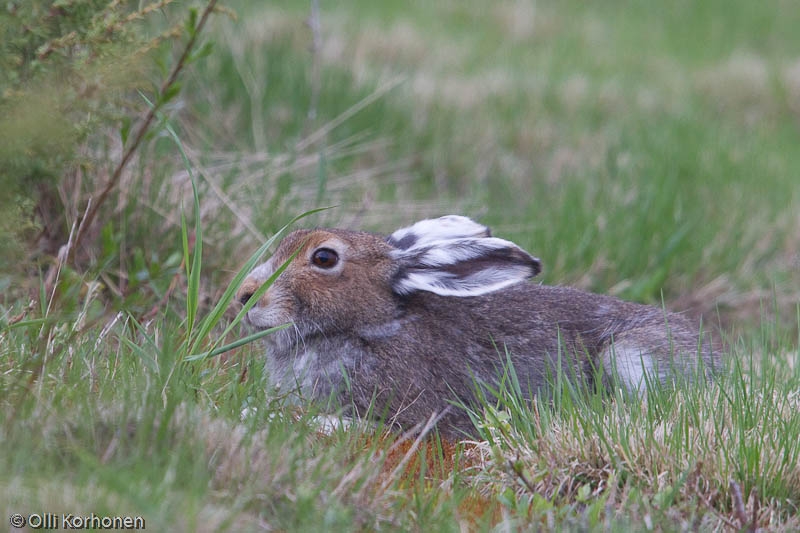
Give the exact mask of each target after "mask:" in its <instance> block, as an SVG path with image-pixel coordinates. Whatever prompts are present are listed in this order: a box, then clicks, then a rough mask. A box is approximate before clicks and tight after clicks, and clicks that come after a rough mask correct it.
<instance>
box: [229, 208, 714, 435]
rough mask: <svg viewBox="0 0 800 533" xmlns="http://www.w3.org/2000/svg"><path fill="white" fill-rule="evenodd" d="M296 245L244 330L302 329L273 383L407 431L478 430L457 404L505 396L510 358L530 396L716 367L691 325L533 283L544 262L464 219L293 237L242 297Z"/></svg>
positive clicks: (271, 363) (273, 361)
mask: <svg viewBox="0 0 800 533" xmlns="http://www.w3.org/2000/svg"><path fill="white" fill-rule="evenodd" d="M437 222H439V224H438V225H437ZM298 249H299V250H300V252H299V253H298V254H297V257H296V258H295V259H294V260H293V261H292V263H291V264H290V265H289V266H288V268H287V269H286V271H285V272H284V273H283V274H281V276H280V277H279V278H278V279H277V281H276V282H275V283H274V284H273V286H272V287H270V288H269V290H268V291H267V293H266V295H265V297H264V298H263V299H262V300H261V301H259V302H258V304H257V305H256V306H254V307H253V309H251V311H250V312H249V313H248V322H250V323H251V324H252V325H254V326H256V327H261V328H266V327H273V326H277V325H280V324H283V323H287V322H291V323H293V327H290V328H287V329H284V330H282V331H279V332H277V333H275V334H273V335H271V336H268V337H267V339H268V340H267V346H268V348H269V349H268V354H267V362H268V368H269V374H270V376H271V379H272V380H273V382H274V383H275V384H276V385H278V386H281V387H291V388H299V389H300V391H301V392H302V393H304V395H305V396H306V397H310V398H316V399H320V400H328V399H333V400H335V401H336V402H337V404H338V405H339V406H341V407H343V408H353V409H355V411H356V412H355V413H354V414H356V415H364V414H366V413H367V411H368V410H369V408H370V407H371V408H372V412H373V413H375V414H377V415H385V416H386V417H387V419H389V420H391V421H392V422H393V423H396V424H398V425H399V426H401V427H404V428H410V427H413V426H414V425H416V424H419V423H424V422H425V421H426V420H427V419H428V418H429V417H430V416H431V414H433V413H438V414H442V418H441V420H440V422H439V427H440V428H441V429H442V430H443V431H445V432H446V433H450V434H458V433H461V432H466V433H470V432H472V428H473V426H472V424H471V422H470V419H469V417H468V415H467V413H466V411H464V410H463V409H461V408H458V407H454V406H453V402H458V403H464V404H466V405H472V406H475V405H476V400H477V393H476V386H481V387H486V386H488V387H489V388H496V387H497V385H498V383H499V382H500V380H501V379H502V376H503V375H504V372H505V371H506V370H507V362H508V360H509V359H510V361H511V363H512V365H513V369H514V372H515V373H516V376H517V378H518V380H519V383H520V386H521V388H522V391H523V393H525V394H526V395H533V394H536V393H537V392H538V391H540V390H541V389H544V388H546V387H547V384H548V382H549V380H552V379H553V377H554V376H555V375H556V374H557V373H559V370H560V374H561V375H562V376H563V377H565V378H567V379H572V380H584V381H585V382H587V383H588V384H589V385H591V383H590V382H591V380H593V379H595V377H596V376H598V375H603V379H604V381H607V382H608V380H610V376H612V375H613V376H616V377H617V378H618V379H619V382H620V385H622V386H624V387H625V388H627V389H629V390H632V391H636V390H641V388H642V387H643V386H644V381H645V380H646V379H654V380H659V381H667V380H669V379H670V378H671V376H676V375H678V376H685V377H689V378H691V377H692V376H694V375H696V373H697V372H698V371H699V372H703V371H704V370H703V369H712V368H713V367H714V366H715V360H714V356H713V355H712V353H711V349H710V347H709V346H708V345H706V343H705V342H704V340H702V339H701V338H700V336H699V334H698V331H697V329H696V328H695V327H694V326H693V325H692V324H691V323H690V322H689V321H688V320H686V319H685V318H684V317H682V316H680V315H676V314H671V313H665V312H664V311H662V310H661V309H658V308H656V307H650V306H644V305H638V304H633V303H629V302H624V301H621V300H618V299H616V298H612V297H609V296H602V295H597V294H592V293H586V292H582V291H578V290H575V289H570V288H564V287H551V286H543V285H538V284H534V283H531V282H528V281H525V279H527V278H529V277H532V276H533V275H535V274H536V273H538V270H539V266H538V260H536V259H534V258H532V257H531V256H529V255H528V254H527V253H525V252H524V251H522V250H521V249H519V248H518V247H516V245H514V244H513V243H509V242H508V241H502V240H500V239H495V238H491V237H489V233H488V229H486V228H484V227H483V226H480V225H478V224H475V223H474V222H472V221H469V220H468V219H464V218H463V217H444V218H442V219H437V221H423V222H420V223H418V224H416V225H415V226H411V227H410V228H405V229H403V230H398V231H397V232H395V234H393V235H392V236H391V237H389V238H388V239H386V238H383V237H380V236H376V235H372V234H368V233H361V232H349V231H342V230H312V231H308V230H300V231H297V232H294V233H292V234H291V235H290V236H288V237H287V238H286V239H284V241H283V243H282V244H281V246H280V247H279V248H278V250H277V251H276V253H275V255H274V256H273V258H272V259H270V260H269V261H268V262H267V263H265V264H264V265H262V266H260V267H258V268H257V269H256V270H254V271H253V273H252V274H251V276H250V278H249V279H248V280H247V281H246V282H245V285H244V286H243V288H242V290H241V291H240V295H241V296H240V299H241V300H242V301H247V299H248V298H249V295H251V294H252V293H253V292H254V291H255V289H256V288H257V287H258V285H260V284H261V283H263V282H264V281H265V280H266V279H267V278H268V277H269V276H270V275H271V274H272V273H273V272H274V271H275V269H276V268H278V267H279V266H280V265H281V264H282V263H283V262H284V261H286V260H287V259H289V258H290V257H291V256H292V254H293V253H294V252H296V251H297V250H298ZM320 254H321V255H322V258H323V259H324V261H321V262H320V261H318V260H319V259H320ZM334 256H335V260H331V259H330V258H332V257H334ZM318 263H321V264H318ZM331 263H333V264H331ZM701 359H702V360H703V364H699V361H700V360H701ZM559 367H560V369H559ZM645 376H647V378H646V377H645Z"/></svg>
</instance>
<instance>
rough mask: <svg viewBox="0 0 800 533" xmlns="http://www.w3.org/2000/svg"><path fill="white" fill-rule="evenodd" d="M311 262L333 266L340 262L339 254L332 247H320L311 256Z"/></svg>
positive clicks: (325, 266)
mask: <svg viewBox="0 0 800 533" xmlns="http://www.w3.org/2000/svg"><path fill="white" fill-rule="evenodd" d="M311 262H312V263H314V264H315V265H317V266H318V267H320V268H333V267H335V266H336V263H338V262H339V254H337V253H336V252H334V251H333V250H331V249H330V248H320V249H319V250H317V251H315V252H314V255H312V256H311Z"/></svg>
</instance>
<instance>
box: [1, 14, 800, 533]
mask: <svg viewBox="0 0 800 533" xmlns="http://www.w3.org/2000/svg"><path fill="white" fill-rule="evenodd" d="M230 6H231V7H232V8H234V9H235V10H236V11H237V12H238V14H239V17H238V19H236V20H229V19H225V18H222V17H218V18H217V19H212V28H211V30H210V37H211V39H212V40H213V41H214V42H215V48H214V50H213V52H212V54H211V55H210V56H208V57H206V58H205V59H203V60H202V61H201V62H198V63H195V64H193V65H192V66H191V69H190V71H189V72H188V76H187V77H186V78H185V79H184V80H183V92H182V93H181V97H180V101H178V102H177V103H173V104H172V105H171V106H168V107H166V108H165V109H162V110H161V111H162V112H163V114H164V118H165V120H168V121H169V124H170V127H171V128H173V129H172V132H169V130H166V129H165V130H163V131H164V135H158V136H155V137H152V138H149V139H148V140H147V142H146V143H145V144H144V145H143V146H142V148H141V150H140V151H139V152H138V154H137V155H138V157H137V158H136V160H135V161H134V162H133V164H132V165H131V166H130V167H128V169H127V170H126V171H125V172H124V173H123V175H122V176H121V181H120V185H119V187H118V188H117V189H115V192H114V194H116V195H117V198H114V199H113V201H112V202H111V203H113V204H115V206H116V207H115V208H114V210H113V211H112V210H107V211H104V212H103V214H102V215H101V219H102V225H101V227H100V228H98V230H97V232H96V233H97V236H96V239H95V241H94V243H93V246H94V247H93V248H92V252H91V254H90V257H91V261H89V262H88V264H89V266H88V267H86V268H83V269H81V270H73V269H72V268H69V267H68V268H65V269H64V270H63V271H62V272H61V275H60V282H59V284H58V286H57V290H56V291H55V292H54V293H53V294H52V295H51V294H44V295H42V297H41V298H40V299H39V302H40V303H39V305H36V306H33V307H30V306H28V299H27V298H23V297H19V296H18V295H19V294H21V293H22V292H23V291H22V290H13V291H8V293H7V294H6V295H5V296H4V297H3V301H2V309H0V407H1V408H0V442H2V443H3V449H4V453H3V454H2V456H0V501H2V502H4V503H3V504H2V505H3V511H4V512H5V514H6V515H11V514H12V513H18V512H19V513H23V514H25V515H29V514H31V513H44V512H54V513H75V514H78V513H80V514H88V513H91V512H94V513H95V514H102V515H141V516H142V517H144V518H145V520H146V525H147V528H148V529H151V530H162V529H164V530H166V529H169V530H179V531H218V530H226V529H227V530H231V531H239V530H308V529H311V528H317V529H319V528H322V529H325V530H336V531H341V530H352V529H368V530H371V529H391V530H421V529H425V530H437V531H438V530H442V531H450V530H456V529H459V530H461V529H463V528H466V529H474V530H489V529H492V528H496V529H501V528H516V527H519V528H525V529H536V528H541V529H560V530H570V531H571V530H575V531H585V530H592V531H594V530H603V531H628V530H643V531H644V530H658V531H681V530H698V529H699V530H710V531H721V530H736V529H741V530H754V528H755V527H759V528H764V529H766V530H776V531H781V530H785V531H792V530H797V529H798V528H800V520H799V519H798V512H797V511H798V509H797V508H798V505H800V444H798V443H800V414H798V413H800V409H798V407H800V406H799V405H798V401H800V397H798V394H797V391H798V390H800V365H798V364H797V360H798V357H799V356H800V348H798V346H800V338H799V337H800V307H798V301H800V293H798V289H797V287H800V268H798V265H800V259H798V258H799V257H800V255H799V254H800V246H798V243H800V215H798V213H800V193H799V192H798V191H799V190H798V188H797V175H798V173H800V155H798V152H797V150H796V149H795V147H796V146H797V142H798V137H799V136H800V133H798V129H797V118H798V113H800V75H798V63H797V53H796V50H797V46H798V44H800V42H798V41H799V40H800V36H798V34H797V32H796V31H795V28H796V27H797V26H798V23H800V20H798V18H800V13H797V10H796V9H791V7H792V5H791V3H790V2H773V3H770V4H768V5H759V6H758V7H755V5H751V4H750V3H748V2H745V1H735V2H722V1H711V2H706V3H704V4H703V5H702V6H698V5H695V4H694V3H689V2H673V3H670V4H669V5H664V6H660V7H658V8H656V7H654V6H651V5H649V4H644V3H640V2H629V1H621V0H620V1H613V2H606V3H604V4H603V5H602V6H600V5H594V4H591V3H590V4H587V3H585V2H577V1H575V2H573V1H566V2H538V3H535V4H532V3H527V2H517V1H510V2H498V3H492V4H486V3H483V2H475V1H468V2H449V1H446V2H436V3H426V2H412V3H408V2H381V3H375V2H359V1H353V2H347V3H340V4H337V5H336V6H333V5H327V4H325V5H322V8H321V11H320V14H319V20H320V23H321V28H322V29H321V32H320V34H319V35H318V36H317V37H318V38H319V39H318V41H319V45H318V46H315V45H314V37H315V36H314V34H313V32H312V31H311V30H310V29H309V27H308V26H306V25H305V19H306V18H307V17H308V15H309V6H308V3H306V2H297V3H285V2H280V3H279V2H275V3H265V2H246V1H242V2H236V3H233V2H232V3H231V4H230ZM102 133H103V134H104V135H105V136H104V137H103V138H102V142H101V143H98V144H92V143H91V142H90V143H88V144H87V146H86V147H85V154H84V155H85V156H86V157H87V158H89V159H90V160H91V161H92V168H93V169H95V170H97V172H95V173H87V175H86V176H85V179H86V180H87V181H86V183H84V184H82V185H81V184H79V185H80V186H78V187H76V186H75V183H71V182H67V181H65V182H64V183H63V184H62V185H61V188H60V192H61V194H62V197H64V198H69V199H73V198H75V194H74V191H76V190H77V191H80V190H83V189H81V187H85V189H86V190H99V189H101V188H102V187H101V186H102V184H103V181H102V176H103V170H104V169H109V168H114V165H115V164H116V163H117V160H116V159H115V155H114V154H116V153H118V150H116V149H115V148H114V146H115V145H114V143H115V142H118V140H114V139H116V137H114V136H113V135H112V133H109V132H102ZM176 141H177V144H176ZM98 146H101V147H108V146H110V147H111V148H104V149H100V148H98ZM97 176H100V177H99V178H98V177H97ZM92 180H99V181H92ZM87 184H88V186H87ZM193 188H195V189H196V191H197V196H196V198H197V203H196V204H194V205H193V202H192V201H191V199H192V197H193V196H194V194H193V192H192V191H193ZM75 202H76V203H75V205H74V206H73V207H74V209H73V211H80V210H82V209H83V208H84V205H83V204H80V202H78V201H77V200H76V201H75ZM329 205H336V206H338V207H337V208H334V209H330V210H325V211H320V212H315V213H312V214H310V215H309V216H308V218H306V219H304V220H302V221H299V222H297V224H300V225H314V224H331V225H342V226H346V227H358V228H364V229H369V230H378V231H384V232H389V231H392V230H393V229H395V228H396V227H399V226H400V225H404V224H406V223H409V222H412V221H414V220H416V219H418V218H421V217H424V216H433V215H439V214H444V213H447V212H454V213H455V212H457V213H462V214H467V215H470V216H473V217H476V218H479V219H480V220H482V221H483V222H486V223H487V224H489V225H490V226H491V227H492V228H493V231H494V233H495V234H496V235H498V236H501V237H504V238H508V239H511V240H514V241H516V242H518V243H520V244H521V245H522V246H523V247H525V248H526V249H528V250H530V251H531V252H532V253H534V254H535V255H537V256H538V257H540V258H541V259H542V260H543V263H544V267H545V271H544V273H543V276H542V279H543V281H544V282H546V283H552V284H560V283H563V284H571V285H577V286H580V287H582V288H586V289H591V290H596V291H599V292H610V293H613V294H617V295H620V296H622V297H625V298H628V299H632V300H636V301H643V302H649V303H657V304H660V303H661V302H662V301H663V302H664V305H666V306H667V307H668V308H670V309H675V310H678V311H683V312H687V313H690V314H692V315H694V316H698V317H702V318H703V321H704V324H706V325H707V326H708V327H710V328H712V329H714V331H715V332H718V334H719V336H720V337H722V338H723V339H724V341H725V350H726V354H725V360H726V372H724V373H723V374H722V375H721V376H720V378H719V379H718V380H717V381H715V382H714V383H712V384H709V385H708V386H706V387H699V388H694V389H688V390H678V391H668V390H656V391H653V392H652V393H651V394H650V395H649V396H648V397H647V398H646V399H641V400H639V399H632V400H631V399H627V400H626V401H622V400H621V399H620V398H615V399H612V400H611V401H606V400H603V399H602V398H601V396H600V395H598V394H594V393H581V392H575V391H571V390H569V389H564V390H563V391H562V393H561V394H559V395H557V396H556V398H555V400H554V401H553V402H551V403H534V404H532V405H525V404H524V403H523V402H520V401H519V399H518V398H517V397H516V396H515V394H514V391H513V390H512V391H507V392H506V393H504V396H503V397H502V398H501V400H500V401H499V404H498V405H499V406H500V409H499V410H498V409H492V408H490V407H489V406H487V412H486V413H485V415H486V417H487V420H486V421H483V422H482V426H481V427H482V430H481V431H482V435H483V436H484V437H485V439H484V440H482V441H480V442H466V443H459V444H456V443H451V442H437V441H426V442H422V443H417V442H414V441H413V440H403V439H402V438H398V437H397V436H382V435H381V434H379V433H376V432H375V431H374V430H373V429H371V428H369V427H365V426H363V425H359V424H355V425H352V426H349V427H340V428H338V429H336V430H334V431H332V432H331V433H330V434H322V433H321V432H320V431H319V422H318V418H316V415H318V414H320V413H318V412H316V411H315V409H316V407H315V406H310V405H307V404H305V403H298V402H296V401H295V400H294V399H293V398H288V397H281V396H276V395H275V394H274V393H273V392H272V391H270V390H269V389H268V387H267V386H266V385H265V383H266V376H264V375H263V374H264V370H263V357H264V354H263V353H262V351H261V348H260V346H259V345H258V343H257V342H256V343H251V344H248V345H245V346H236V347H235V349H233V350H232V351H230V352H228V353H225V354H223V355H221V356H217V357H210V358H205V359H197V360H188V359H189V358H190V357H191V356H194V355H198V354H202V353H204V352H206V351H208V350H211V349H213V348H215V347H218V346H220V345H223V344H229V343H234V342H235V341H236V340H237V339H239V338H241V337H243V336H244V335H245V334H246V332H243V331H239V328H238V326H237V325H235V313H233V312H231V311H230V310H227V306H226V303H227V301H229V300H230V298H231V296H232V293H233V290H234V289H233V287H231V286H230V283H231V282H232V281H233V285H234V286H235V284H236V283H237V282H239V281H241V276H239V277H237V276H236V274H237V272H240V273H244V272H246V270H247V264H248V258H251V259H250V262H249V264H254V263H255V262H257V261H258V260H259V259H258V258H259V256H260V255H261V254H262V253H263V252H264V251H265V250H266V249H267V248H268V246H264V247H263V249H259V248H260V247H261V246H262V245H264V243H265V242H267V241H268V240H269V238H271V237H272V236H274V235H277V234H278V232H279V230H280V229H281V228H282V227H283V226H284V225H285V224H286V223H287V222H288V221H290V220H292V219H293V218H294V217H295V216H296V215H298V214H299V213H303V212H305V211H309V210H312V209H315V208H318V207H322V206H329ZM254 251H258V252H257V253H256V254H255V255H253V253H254ZM243 265H245V266H244V267H243ZM3 280H6V283H7V284H8V286H11V287H21V288H25V287H29V288H31V289H32V290H33V291H37V290H39V287H40V286H41V285H42V283H41V281H39V280H37V279H35V277H28V278H25V279H19V278H14V279H10V278H3Z"/></svg>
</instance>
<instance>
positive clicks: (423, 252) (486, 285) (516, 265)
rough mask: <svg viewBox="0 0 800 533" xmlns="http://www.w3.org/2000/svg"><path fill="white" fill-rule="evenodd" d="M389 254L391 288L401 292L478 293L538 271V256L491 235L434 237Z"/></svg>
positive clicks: (493, 289)
mask: <svg viewBox="0 0 800 533" xmlns="http://www.w3.org/2000/svg"><path fill="white" fill-rule="evenodd" d="M392 256H393V257H394V258H395V259H396V260H397V261H398V263H399V269H398V272H397V275H396V276H395V278H394V280H393V283H392V289H393V290H394V292H396V293H397V294H401V295H407V294H411V293H413V292H416V291H428V292H433V293H435V294H439V295H441V296H478V295H481V294H486V293H487V292H492V291H496V290H498V289H502V288H503V287H507V286H508V285H511V284H513V283H517V282H518V281H522V280H525V279H528V278H532V277H533V276H535V275H536V274H538V273H539V272H540V271H541V264H540V263H539V260H538V259H536V258H535V257H532V256H531V255H530V254H528V253H527V252H526V251H525V250H523V249H522V248H520V247H519V246H517V245H516V244H514V243H513V242H510V241H505V240H503V239H496V238H492V237H484V238H466V239H448V240H440V241H434V242H431V243H429V244H427V245H424V246H415V247H413V248H411V249H408V250H403V249H397V250H393V251H392Z"/></svg>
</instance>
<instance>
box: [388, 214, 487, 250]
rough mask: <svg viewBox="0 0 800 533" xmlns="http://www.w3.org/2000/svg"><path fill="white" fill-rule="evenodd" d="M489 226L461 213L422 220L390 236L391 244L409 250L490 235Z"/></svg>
mask: <svg viewBox="0 0 800 533" xmlns="http://www.w3.org/2000/svg"><path fill="white" fill-rule="evenodd" d="M489 235H490V232H489V228H487V227H486V226H484V225H482V224H478V223H477V222H475V221H474V220H472V219H470V218H467V217H462V216H460V215H446V216H443V217H439V218H429V219H425V220H420V221H419V222H417V223H416V224H413V225H411V226H408V227H406V228H400V229H399V230H397V231H395V232H394V233H392V234H391V235H390V236H389V239H388V240H389V244H391V245H392V246H396V247H397V248H401V249H403V250H408V249H410V248H417V247H419V246H424V245H428V244H431V243H433V242H435V241H441V240H451V239H462V238H465V237H472V238H477V237H488V236H489Z"/></svg>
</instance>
